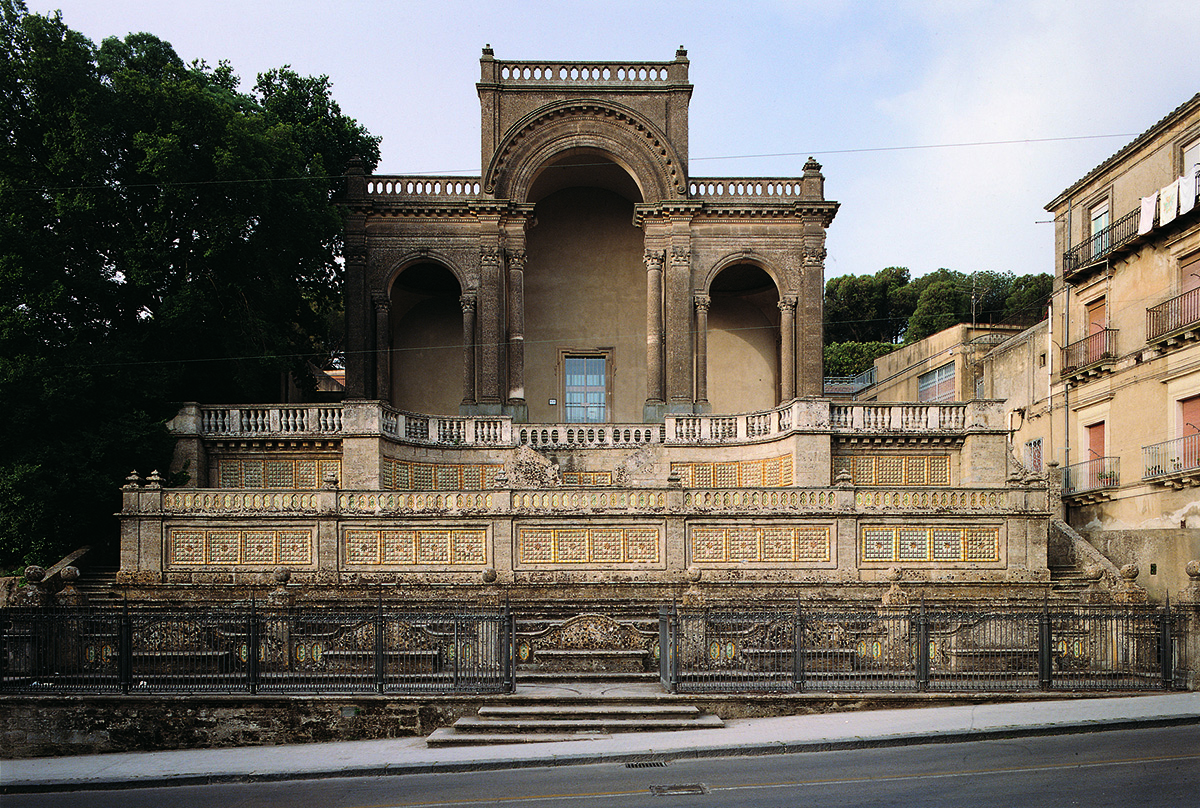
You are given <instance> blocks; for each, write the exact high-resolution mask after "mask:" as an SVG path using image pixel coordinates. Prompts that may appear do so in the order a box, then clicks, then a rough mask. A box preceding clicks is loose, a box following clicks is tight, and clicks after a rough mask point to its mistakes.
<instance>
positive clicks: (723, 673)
mask: <svg viewBox="0 0 1200 808" xmlns="http://www.w3.org/2000/svg"><path fill="white" fill-rule="evenodd" d="M659 620H660V623H659V634H660V648H661V649H662V653H661V655H660V658H659V667H660V671H659V672H660V679H661V681H662V684H663V686H664V687H665V688H667V689H668V690H670V691H672V692H681V693H682V692H749V691H759V692H764V691H766V692H769V691H804V692H869V691H887V692H904V691H910V692H918V691H944V692H964V691H967V692H969V691H980V692H981V691H986V692H996V691H1032V690H1162V689H1171V688H1172V687H1174V686H1176V683H1178V684H1180V685H1181V686H1182V685H1183V683H1185V682H1186V670H1187V660H1186V648H1187V642H1186V639H1187V631H1188V628H1189V627H1188V615H1187V614H1185V613H1180V612H1178V611H1172V610H1171V609H1170V608H1169V607H1165V608H1154V607H1124V606H1123V607H1086V608H1082V607H1081V608H1070V609H1061V608H1046V609H1042V610H1032V609H1014V610H1006V611H973V610H969V609H967V610H961V609H953V608H936V609H928V610H927V609H925V608H924V607H918V608H887V607H884V608H877V609H853V608H851V609H842V610H829V609H820V610H817V609H811V610H810V609H796V610H791V611H787V610H780V611H759V612H729V611H723V612H718V611H700V610H682V609H680V610H676V609H663V610H662V611H661V612H660V615H659Z"/></svg>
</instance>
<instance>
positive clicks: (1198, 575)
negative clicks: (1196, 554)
mask: <svg viewBox="0 0 1200 808" xmlns="http://www.w3.org/2000/svg"><path fill="white" fill-rule="evenodd" d="M1183 570H1184V572H1186V573H1187V576H1188V587H1187V591H1186V592H1185V596H1186V597H1187V599H1188V600H1190V601H1192V603H1200V560H1197V559H1194V558H1193V559H1192V560H1191V561H1189V562H1188V563H1187V565H1186V566H1185V567H1184V568H1183Z"/></svg>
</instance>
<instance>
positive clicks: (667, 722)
mask: <svg viewBox="0 0 1200 808" xmlns="http://www.w3.org/2000/svg"><path fill="white" fill-rule="evenodd" d="M453 726H454V731H455V732H465V733H468V734H479V733H488V734H501V735H509V734H514V733H516V734H527V733H568V732H587V733H591V734H602V735H609V734H612V733H616V732H669V731H675V730H683V729H717V728H720V727H723V726H725V722H724V721H722V720H721V719H720V718H718V717H717V716H715V715H703V714H702V715H697V716H688V717H682V718H636V717H620V716H608V715H604V716H599V715H598V716H594V717H591V718H513V719H497V718H480V717H479V716H474V715H471V716H466V717H464V718H460V719H458V720H457V721H455V722H454V725H453Z"/></svg>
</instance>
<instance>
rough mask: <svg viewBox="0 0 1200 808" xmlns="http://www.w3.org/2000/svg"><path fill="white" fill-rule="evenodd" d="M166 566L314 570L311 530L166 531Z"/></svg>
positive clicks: (199, 529) (187, 528)
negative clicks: (286, 566) (276, 567)
mask: <svg viewBox="0 0 1200 808" xmlns="http://www.w3.org/2000/svg"><path fill="white" fill-rule="evenodd" d="M166 543H167V547H166V553H165V557H166V559H167V566H168V567H171V568H175V569H179V568H186V567H211V566H217V567H233V566H239V567H274V566H278V565H288V566H300V567H308V566H312V564H313V563H314V560H315V554H314V552H313V545H314V542H313V531H312V529H311V528H280V529H273V530H264V529H259V528H253V529H250V528H246V529H240V528H219V529H209V528H192V527H172V528H169V529H168V530H167V538H166Z"/></svg>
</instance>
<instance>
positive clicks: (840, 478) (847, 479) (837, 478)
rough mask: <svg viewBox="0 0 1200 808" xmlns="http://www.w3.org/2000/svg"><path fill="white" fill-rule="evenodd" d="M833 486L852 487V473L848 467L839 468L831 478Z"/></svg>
mask: <svg viewBox="0 0 1200 808" xmlns="http://www.w3.org/2000/svg"><path fill="white" fill-rule="evenodd" d="M833 485H834V487H835V488H852V487H853V486H854V475H853V474H851V473H850V469H841V470H840V471H838V473H837V474H836V475H834V478H833Z"/></svg>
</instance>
